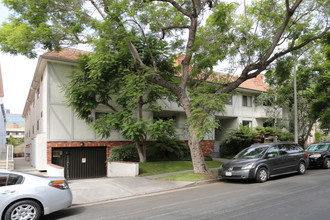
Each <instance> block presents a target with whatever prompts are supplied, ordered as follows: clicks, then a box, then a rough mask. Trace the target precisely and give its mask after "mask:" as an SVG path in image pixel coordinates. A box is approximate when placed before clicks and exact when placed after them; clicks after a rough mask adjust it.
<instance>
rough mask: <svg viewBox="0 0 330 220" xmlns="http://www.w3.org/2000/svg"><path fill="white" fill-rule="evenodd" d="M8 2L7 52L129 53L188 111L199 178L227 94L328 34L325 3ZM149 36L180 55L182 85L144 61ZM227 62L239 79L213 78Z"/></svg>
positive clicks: (3, 35) (2, 34)
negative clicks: (206, 140) (80, 47)
mask: <svg viewBox="0 0 330 220" xmlns="http://www.w3.org/2000/svg"><path fill="white" fill-rule="evenodd" d="M4 3H5V4H6V5H7V6H8V7H9V8H10V9H12V10H13V11H14V12H15V15H14V16H12V17H11V18H10V19H9V21H8V22H7V23H4V24H3V25H2V28H1V29H0V44H1V50H2V51H5V52H10V53H13V54H17V53H21V54H25V55H27V56H30V57H33V56H36V53H35V51H34V50H33V49H34V48H37V47H40V46H42V47H43V48H47V49H54V48H55V49H59V48H60V47H62V46H64V45H68V44H77V43H92V42H93V40H95V39H103V38H104V37H105V36H106V38H105V39H107V43H108V44H109V46H108V48H111V47H112V44H113V43H114V42H115V44H116V45H117V44H121V45H122V47H125V48H127V49H129V51H130V53H131V56H132V58H133V60H134V64H135V67H136V68H137V70H138V71H139V72H142V73H144V74H146V80H148V81H149V82H151V83H154V84H156V85H159V86H162V87H164V88H166V89H168V90H169V91H171V92H172V93H173V94H174V95H175V96H176V97H177V99H178V100H179V102H180V104H181V106H182V107H183V109H184V111H185V114H186V116H187V119H188V128H189V141H188V143H189V148H190V151H191V157H192V161H193V166H194V172H195V173H206V172H208V169H207V167H206V165H205V161H204V157H203V155H202V150H201V147H200V140H201V139H203V137H204V136H205V135H206V133H207V132H210V131H212V130H213V129H214V128H215V127H216V126H217V123H216V122H215V121H214V114H215V113H217V112H221V111H222V110H223V105H222V104H223V103H225V99H226V94H228V93H230V92H231V91H233V90H234V89H236V88H237V87H238V86H239V85H240V84H241V83H243V82H244V81H246V80H248V79H251V78H254V77H256V76H257V75H258V74H260V73H261V72H263V71H265V70H266V69H267V68H268V67H269V66H270V65H271V64H272V63H274V62H275V61H276V60H277V59H279V58H281V57H284V56H287V55H288V54H290V53H291V52H293V51H295V50H298V49H301V48H303V47H305V46H306V45H308V44H309V43H311V42H313V41H315V40H317V39H319V38H321V37H322V36H323V35H324V34H326V33H327V32H328V30H329V25H328V23H327V21H328V16H329V9H328V8H327V4H328V1H327V0H321V1H312V0H306V1H302V0H295V1H290V0H286V1H283V2H282V1H275V0H266V1H258V0H257V1H253V2H252V3H251V4H250V5H246V4H244V5H242V7H243V9H242V7H239V5H238V4H237V3H234V2H229V3H225V2H219V1H217V0H190V1H188V0H159V1H156V0H144V1H142V0H140V1H128V0H113V1H108V0H100V1H95V0H89V1H87V0H86V1H83V0H72V1H69V0H68V1H58V0H41V1H27V0H19V1H17V0H4ZM95 12H98V16H96V15H95V14H96V13H95ZM204 18H207V19H206V22H204V21H205V20H204ZM109 35H110V36H109ZM147 35H153V36H158V37H159V38H158V41H164V40H166V41H167V42H168V43H169V44H170V47H171V48H172V54H182V55H183V59H182V62H181V71H180V73H179V74H178V75H177V76H179V83H177V84H176V83H173V82H172V81H169V80H168V79H166V78H164V77H163V76H162V74H161V71H160V70H159V68H158V66H157V65H155V63H154V62H152V65H148V64H147V63H145V62H144V60H143V59H142V58H141V52H142V51H141V49H139V48H138V47H137V45H136V44H135V41H134V39H135V38H136V37H137V36H139V37H141V38H142V39H145V36H147ZM108 39H112V40H108ZM145 42H147V41H146V40H145ZM145 51H148V44H147V43H146V44H145ZM94 52H95V53H97V51H94ZM149 52H150V51H149ZM150 57H151V58H152V56H151V55H150ZM225 60H230V62H229V63H230V64H235V65H236V67H237V66H238V67H240V69H241V71H240V73H239V76H238V77H236V78H228V77H222V75H216V74H214V72H213V67H214V66H216V65H217V64H219V62H222V61H225ZM222 64H223V63H222ZM231 67H235V66H231ZM228 69H233V68H228ZM209 81H213V84H211V83H207V82H209Z"/></svg>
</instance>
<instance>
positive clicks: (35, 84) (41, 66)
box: [22, 55, 77, 118]
mask: <svg viewBox="0 0 330 220" xmlns="http://www.w3.org/2000/svg"><path fill="white" fill-rule="evenodd" d="M49 61H55V62H58V63H71V64H77V61H74V60H70V59H64V58H58V57H52V56H45V55H40V56H39V59H38V63H37V67H36V69H35V71H34V75H33V79H32V82H31V86H30V90H29V94H28V96H27V98H26V101H25V106H24V109H23V113H22V117H23V118H26V115H27V113H28V110H29V107H30V104H31V102H32V101H33V99H34V94H35V90H37V89H38V88H39V85H40V79H41V76H42V75H43V73H44V70H45V68H46V66H47V63H48V62H49Z"/></svg>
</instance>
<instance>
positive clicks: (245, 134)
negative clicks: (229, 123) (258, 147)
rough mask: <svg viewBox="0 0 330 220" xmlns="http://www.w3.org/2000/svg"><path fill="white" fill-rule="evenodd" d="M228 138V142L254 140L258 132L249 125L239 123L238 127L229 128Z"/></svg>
mask: <svg viewBox="0 0 330 220" xmlns="http://www.w3.org/2000/svg"><path fill="white" fill-rule="evenodd" d="M227 133H228V138H227V141H226V142H227V143H229V142H232V141H245V140H252V139H253V138H254V137H256V134H257V133H256V132H255V131H254V130H253V129H252V128H250V127H249V126H243V125H239V128H238V129H234V128H232V129H229V130H228V132H227Z"/></svg>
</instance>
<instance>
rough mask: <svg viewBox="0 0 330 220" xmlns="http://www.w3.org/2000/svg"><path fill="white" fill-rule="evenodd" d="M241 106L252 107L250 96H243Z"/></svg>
mask: <svg viewBox="0 0 330 220" xmlns="http://www.w3.org/2000/svg"><path fill="white" fill-rule="evenodd" d="M243 106H245V107H252V96H246V95H243Z"/></svg>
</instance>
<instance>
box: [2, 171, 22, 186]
mask: <svg viewBox="0 0 330 220" xmlns="http://www.w3.org/2000/svg"><path fill="white" fill-rule="evenodd" d="M22 181H23V177H22V176H20V175H16V174H8V173H0V187H1V186H10V185H16V184H21V183H22Z"/></svg>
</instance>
